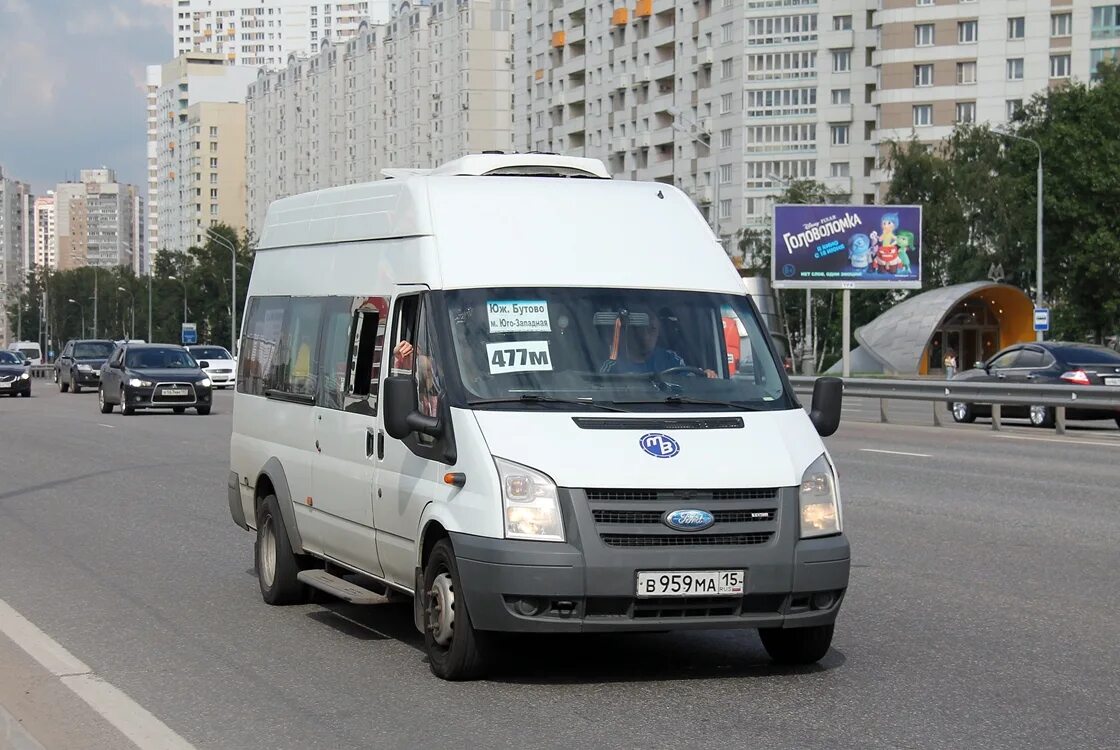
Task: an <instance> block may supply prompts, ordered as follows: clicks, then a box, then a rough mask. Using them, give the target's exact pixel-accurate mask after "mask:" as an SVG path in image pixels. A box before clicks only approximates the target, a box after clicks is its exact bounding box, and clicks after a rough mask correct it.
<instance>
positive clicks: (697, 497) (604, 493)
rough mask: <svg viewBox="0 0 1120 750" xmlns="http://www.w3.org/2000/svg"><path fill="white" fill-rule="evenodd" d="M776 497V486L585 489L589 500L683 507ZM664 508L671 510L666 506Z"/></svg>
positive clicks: (772, 498)
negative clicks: (754, 487)
mask: <svg viewBox="0 0 1120 750" xmlns="http://www.w3.org/2000/svg"><path fill="white" fill-rule="evenodd" d="M777 497H778V489H777V488H776V487H766V488H761V489H732V490H613V489H612V490H604V489H596V490H587V499H588V501H590V502H593V503H597V502H616V501H617V502H625V501H630V502H657V501H665V502H670V503H676V504H677V505H676V506H675V507H678V508H683V507H685V506H686V505H688V504H689V503H692V504H695V503H697V502H703V501H705V500H714V501H717V502H718V501H724V500H775V499H777ZM666 510H673V509H672V508H666Z"/></svg>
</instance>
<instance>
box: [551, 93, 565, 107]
mask: <svg viewBox="0 0 1120 750" xmlns="http://www.w3.org/2000/svg"><path fill="white" fill-rule="evenodd" d="M552 106H553V107H563V106H564V92H563V91H557V92H556V93H555V94H553V95H552Z"/></svg>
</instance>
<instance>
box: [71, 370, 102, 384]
mask: <svg viewBox="0 0 1120 750" xmlns="http://www.w3.org/2000/svg"><path fill="white" fill-rule="evenodd" d="M74 382H75V383H77V384H78V385H80V386H82V387H88V388H96V387H97V386H98V385H100V384H101V371H100V370H98V371H93V370H89V371H85V372H83V371H82V370H75V371H74Z"/></svg>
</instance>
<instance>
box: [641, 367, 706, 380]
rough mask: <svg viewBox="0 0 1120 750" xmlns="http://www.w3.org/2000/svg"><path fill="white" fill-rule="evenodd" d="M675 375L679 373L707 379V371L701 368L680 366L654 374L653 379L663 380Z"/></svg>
mask: <svg viewBox="0 0 1120 750" xmlns="http://www.w3.org/2000/svg"><path fill="white" fill-rule="evenodd" d="M677 373H680V374H682V375H691V376H693V377H697V378H706V377H708V371H707V370H705V369H704V368H703V367H690V366H689V365H680V366H678V367H670V368H669V369H667V370H662V371H661V372H658V373H655V374H654V377H655V378H658V379H660V378H663V377H664V376H666V375H676V374H677Z"/></svg>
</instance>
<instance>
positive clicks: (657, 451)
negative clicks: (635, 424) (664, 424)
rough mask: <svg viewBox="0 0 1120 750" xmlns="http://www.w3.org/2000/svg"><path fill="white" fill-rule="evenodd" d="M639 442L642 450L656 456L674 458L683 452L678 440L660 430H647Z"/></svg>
mask: <svg viewBox="0 0 1120 750" xmlns="http://www.w3.org/2000/svg"><path fill="white" fill-rule="evenodd" d="M638 443H639V444H640V445H641V446H642V450H644V451H645V452H646V453H648V454H649V455H651V456H653V457H654V458H672V457H673V456H675V455H677V454H678V453H680V452H681V446H680V444H679V443H678V442H677V441H676V440H673V438H671V437H669V436H668V435H663V434H661V433H660V432H647V433H646V434H645V435H642V436H641V438H639V439H638Z"/></svg>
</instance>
